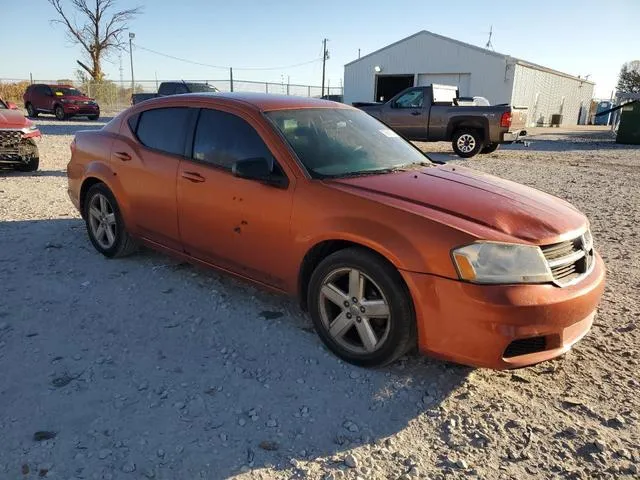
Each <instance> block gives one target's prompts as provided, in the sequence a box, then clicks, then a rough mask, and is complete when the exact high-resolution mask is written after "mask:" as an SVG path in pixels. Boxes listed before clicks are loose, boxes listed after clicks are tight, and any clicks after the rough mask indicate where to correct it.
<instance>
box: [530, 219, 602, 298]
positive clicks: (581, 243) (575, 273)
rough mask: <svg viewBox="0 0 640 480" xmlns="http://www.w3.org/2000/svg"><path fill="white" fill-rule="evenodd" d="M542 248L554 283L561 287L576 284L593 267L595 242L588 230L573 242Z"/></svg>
mask: <svg viewBox="0 0 640 480" xmlns="http://www.w3.org/2000/svg"><path fill="white" fill-rule="evenodd" d="M541 248H542V253H543V254H544V257H545V258H546V260H547V264H548V265H549V268H550V269H551V273H552V274H553V280H554V282H555V283H556V284H557V285H559V286H561V287H564V286H567V285H570V284H573V283H576V282H577V281H578V280H580V278H582V277H583V276H585V275H586V274H587V273H589V272H590V271H591V268H592V267H593V260H594V257H593V240H592V238H591V232H589V231H588V230H587V231H586V232H585V233H584V234H582V235H580V236H579V237H576V238H574V239H572V240H567V241H564V242H560V243H554V244H552V245H545V246H543V247H541Z"/></svg>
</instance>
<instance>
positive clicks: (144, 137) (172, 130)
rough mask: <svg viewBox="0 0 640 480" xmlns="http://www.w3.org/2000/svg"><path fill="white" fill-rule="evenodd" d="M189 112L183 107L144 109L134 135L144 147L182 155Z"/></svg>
mask: <svg viewBox="0 0 640 480" xmlns="http://www.w3.org/2000/svg"><path fill="white" fill-rule="evenodd" d="M190 114H191V110H190V109H189V108H184V107H169V108H156V109H153V110H146V111H144V112H142V113H141V114H140V119H139V120H138V128H137V129H136V131H135V132H136V136H137V137H138V140H139V141H140V143H141V144H142V145H144V146H145V147H148V148H153V149H154V150H160V151H161V152H166V153H170V154H173V155H184V146H185V139H186V134H187V129H188V127H189V115H190ZM129 125H130V126H131V124H129Z"/></svg>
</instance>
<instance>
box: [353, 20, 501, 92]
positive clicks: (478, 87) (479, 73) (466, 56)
mask: <svg viewBox="0 0 640 480" xmlns="http://www.w3.org/2000/svg"><path fill="white" fill-rule="evenodd" d="M376 65H377V66H380V67H382V72H380V73H381V74H384V75H390V74H418V75H419V74H468V75H469V79H470V80H469V92H467V94H468V95H469V96H472V95H477V96H482V97H486V98H487V99H489V101H490V102H491V103H508V102H510V100H511V93H512V90H513V69H511V70H506V65H507V61H506V59H505V57H504V56H502V55H500V54H495V53H493V52H489V51H486V50H483V49H479V48H474V47H472V46H469V45H465V44H461V43H459V42H456V41H451V40H449V39H446V38H444V37H440V36H438V35H433V34H430V33H428V32H420V33H418V34H416V35H414V36H412V37H409V38H407V39H405V40H403V41H401V42H398V43H396V44H394V45H391V46H389V47H387V48H385V49H383V50H381V51H379V52H378V53H374V54H371V55H369V56H365V57H363V58H361V59H360V60H357V61H356V62H353V63H351V64H348V65H345V69H344V101H345V103H352V102H359V101H360V102H371V101H373V100H374V94H375V72H374V67H375V66H376Z"/></svg>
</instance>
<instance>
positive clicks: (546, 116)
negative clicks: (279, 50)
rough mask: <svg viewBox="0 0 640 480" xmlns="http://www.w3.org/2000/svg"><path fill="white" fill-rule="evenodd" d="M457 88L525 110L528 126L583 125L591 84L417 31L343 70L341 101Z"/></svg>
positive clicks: (385, 97) (492, 101)
mask: <svg viewBox="0 0 640 480" xmlns="http://www.w3.org/2000/svg"><path fill="white" fill-rule="evenodd" d="M432 83H436V84H442V85H457V86H458V88H459V90H460V96H463V97H470V96H481V97H485V98H487V99H488V100H489V101H490V102H491V104H492V105H496V104H500V103H510V104H512V105H517V106H526V107H528V108H529V114H528V118H529V121H530V126H534V125H548V124H549V123H550V121H551V115H553V114H561V115H562V124H565V125H575V124H577V123H585V122H586V118H587V115H588V112H589V108H590V103H591V98H592V97H593V87H594V83H593V82H590V81H588V80H586V79H584V78H580V77H574V76H572V75H568V74H566V73H562V72H558V71H556V70H552V69H550V68H546V67H542V66H540V65H536V64H534V63H530V62H526V61H524V60H520V59H518V58H514V57H511V56H509V55H503V54H501V53H497V52H493V51H491V50H486V49H484V48H480V47H476V46H474V45H470V44H467V43H463V42H459V41H458V40H454V39H452V38H448V37H443V36H441V35H437V34H435V33H431V32H428V31H426V30H423V31H421V32H418V33H416V34H415V35H411V36H410V37H407V38H405V39H402V40H400V41H398V42H396V43H393V44H391V45H389V46H386V47H384V48H381V49H380V50H377V51H375V52H373V53H370V54H369V55H366V56H364V57H362V58H359V59H358V60H354V61H353V62H350V63H348V64H346V65H345V67H344V101H345V103H348V104H351V103H353V102H371V101H381V100H383V101H386V100H389V99H390V98H391V97H392V96H393V95H395V94H396V93H398V92H399V91H401V90H404V89H405V88H407V87H411V86H416V85H430V84H432Z"/></svg>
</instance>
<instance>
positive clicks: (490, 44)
mask: <svg viewBox="0 0 640 480" xmlns="http://www.w3.org/2000/svg"><path fill="white" fill-rule="evenodd" d="M491 37H493V25H491V27H490V28H489V40H487V44H486V45H485V47H486V48H488V49H489V50H493V44H492V43H491Z"/></svg>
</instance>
